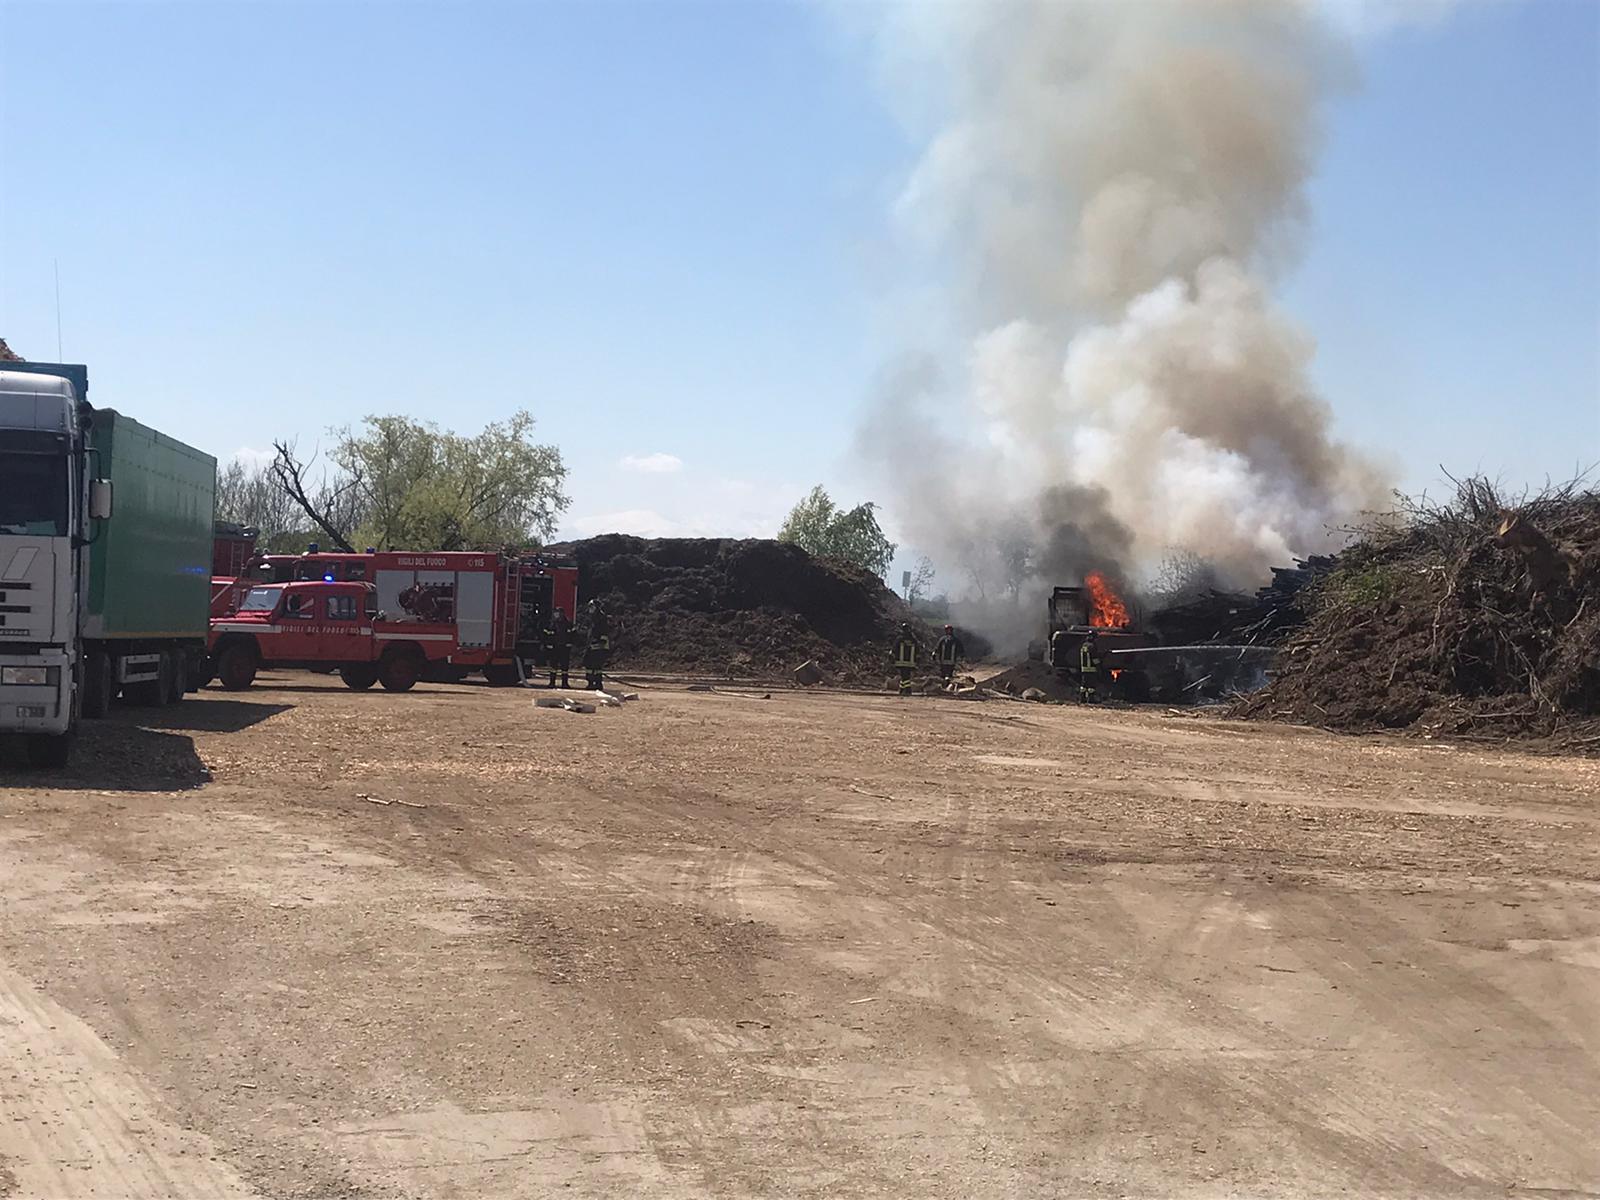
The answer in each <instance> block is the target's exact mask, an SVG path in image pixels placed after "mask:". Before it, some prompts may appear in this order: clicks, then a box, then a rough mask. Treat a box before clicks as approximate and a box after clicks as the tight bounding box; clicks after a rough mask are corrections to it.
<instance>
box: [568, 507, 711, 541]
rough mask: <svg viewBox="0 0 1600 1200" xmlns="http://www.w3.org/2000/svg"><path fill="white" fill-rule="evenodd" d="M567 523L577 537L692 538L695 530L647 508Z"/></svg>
mask: <svg viewBox="0 0 1600 1200" xmlns="http://www.w3.org/2000/svg"><path fill="white" fill-rule="evenodd" d="M568 524H569V525H570V526H571V527H572V528H573V529H574V530H576V531H577V533H578V535H579V536H580V537H594V536H595V535H596V534H601V533H631V534H634V535H635V536H637V537H653V538H656V537H694V536H695V531H694V530H693V529H691V528H689V527H688V526H686V525H683V524H682V523H681V522H678V521H674V520H672V518H670V517H664V516H662V515H661V514H660V513H658V512H655V511H654V510H652V509H648V508H625V509H622V510H621V511H620V512H608V513H595V514H594V515H593V516H588V517H573V518H572V520H571V521H569V522H568Z"/></svg>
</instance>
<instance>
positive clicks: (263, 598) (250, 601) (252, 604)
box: [239, 588, 278, 612]
mask: <svg viewBox="0 0 1600 1200" xmlns="http://www.w3.org/2000/svg"><path fill="white" fill-rule="evenodd" d="M277 607H278V589H277V588H251V589H250V593H249V595H247V596H246V597H245V598H244V603H243V604H241V605H239V611H240V612H271V611H272V610H273V609H275V608H277Z"/></svg>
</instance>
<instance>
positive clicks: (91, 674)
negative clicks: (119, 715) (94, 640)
mask: <svg viewBox="0 0 1600 1200" xmlns="http://www.w3.org/2000/svg"><path fill="white" fill-rule="evenodd" d="M114 690H115V689H114V688H113V687H112V686H111V656H110V655H109V654H107V653H105V651H103V650H94V651H91V652H90V654H89V657H88V658H86V659H85V660H84V664H83V715H84V716H85V717H87V718H89V719H90V720H96V719H98V718H100V717H103V716H105V715H106V712H107V710H109V709H110V707H111V695H112V692H113V691H114Z"/></svg>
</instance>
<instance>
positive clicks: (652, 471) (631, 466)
mask: <svg viewBox="0 0 1600 1200" xmlns="http://www.w3.org/2000/svg"><path fill="white" fill-rule="evenodd" d="M617 466H619V467H621V468H622V469H623V470H624V471H642V472H644V473H646V474H649V475H670V474H671V473H672V472H674V471H681V470H683V459H681V458H679V457H678V456H677V455H676V454H660V453H657V454H624V455H623V456H622V458H621V460H620V461H618V463H617Z"/></svg>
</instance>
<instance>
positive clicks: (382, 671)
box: [378, 646, 422, 692]
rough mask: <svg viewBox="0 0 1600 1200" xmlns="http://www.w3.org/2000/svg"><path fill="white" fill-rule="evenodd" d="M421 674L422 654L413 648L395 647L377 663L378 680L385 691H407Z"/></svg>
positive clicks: (414, 684)
mask: <svg viewBox="0 0 1600 1200" xmlns="http://www.w3.org/2000/svg"><path fill="white" fill-rule="evenodd" d="M421 675H422V655H420V654H418V653H417V651H416V650H415V649H414V648H410V647H398V646H397V647H395V648H393V649H391V650H386V651H385V652H384V655H383V658H382V660H381V661H379V663H378V682H379V683H381V684H383V690H384V691H386V692H409V691H410V690H411V689H412V688H413V687H415V686H416V683H417V679H418V678H419V677H420V676H421Z"/></svg>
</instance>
